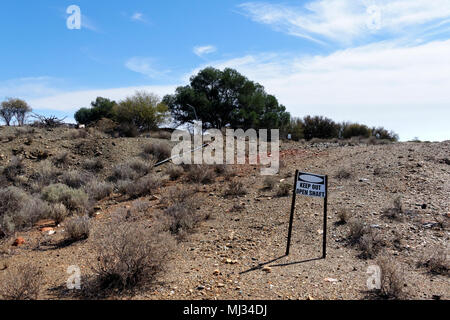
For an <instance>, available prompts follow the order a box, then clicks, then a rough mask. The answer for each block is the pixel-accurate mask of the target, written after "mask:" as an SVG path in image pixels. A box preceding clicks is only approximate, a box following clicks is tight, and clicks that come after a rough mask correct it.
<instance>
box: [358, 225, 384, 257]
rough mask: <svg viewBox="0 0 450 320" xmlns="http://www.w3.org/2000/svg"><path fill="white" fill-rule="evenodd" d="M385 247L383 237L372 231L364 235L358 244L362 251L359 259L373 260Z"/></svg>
mask: <svg viewBox="0 0 450 320" xmlns="http://www.w3.org/2000/svg"><path fill="white" fill-rule="evenodd" d="M384 245H385V244H384V241H383V240H382V239H381V237H379V236H378V235H377V234H375V233H374V232H373V231H372V230H370V231H369V232H367V233H365V234H363V235H362V237H361V238H360V240H359V242H358V249H359V250H360V254H359V257H360V258H361V259H373V258H375V257H376V256H377V254H378V253H379V252H380V250H381V248H382V247H383V246H384Z"/></svg>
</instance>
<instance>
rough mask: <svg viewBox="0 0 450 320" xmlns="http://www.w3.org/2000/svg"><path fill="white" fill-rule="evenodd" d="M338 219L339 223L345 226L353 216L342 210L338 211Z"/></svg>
mask: <svg viewBox="0 0 450 320" xmlns="http://www.w3.org/2000/svg"><path fill="white" fill-rule="evenodd" d="M337 217H338V221H337V223H338V224H340V225H343V224H346V223H347V222H349V221H350V218H351V214H350V212H349V211H348V210H347V209H341V210H339V211H338V213H337Z"/></svg>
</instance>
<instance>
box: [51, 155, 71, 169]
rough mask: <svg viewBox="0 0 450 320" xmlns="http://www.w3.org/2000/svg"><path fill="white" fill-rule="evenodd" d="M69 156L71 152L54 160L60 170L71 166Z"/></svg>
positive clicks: (57, 156)
mask: <svg viewBox="0 0 450 320" xmlns="http://www.w3.org/2000/svg"><path fill="white" fill-rule="evenodd" d="M69 155H70V153H69V152H63V153H60V154H58V155H56V156H55V157H54V158H53V163H54V164H55V166H57V167H59V168H61V167H65V166H67V165H68V164H69V161H70V159H69Z"/></svg>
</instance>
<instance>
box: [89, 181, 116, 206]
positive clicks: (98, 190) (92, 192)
mask: <svg viewBox="0 0 450 320" xmlns="http://www.w3.org/2000/svg"><path fill="white" fill-rule="evenodd" d="M85 190H86V192H87V194H88V195H89V197H90V198H91V199H94V200H97V201H98V200H102V199H104V198H106V197H108V196H110V195H111V193H112V192H113V190H114V186H113V185H112V184H111V183H109V182H101V181H98V180H97V179H93V180H91V181H90V182H89V183H88V184H87V185H86V187H85Z"/></svg>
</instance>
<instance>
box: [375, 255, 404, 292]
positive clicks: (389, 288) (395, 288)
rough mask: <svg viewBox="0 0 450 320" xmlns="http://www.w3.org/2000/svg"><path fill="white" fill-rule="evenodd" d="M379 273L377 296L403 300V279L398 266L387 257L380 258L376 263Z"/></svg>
mask: <svg viewBox="0 0 450 320" xmlns="http://www.w3.org/2000/svg"><path fill="white" fill-rule="evenodd" d="M377 265H378V266H379V267H380V271H381V289H380V290H379V295H380V296H381V297H383V298H386V299H404V298H405V297H406V292H405V289H404V284H405V279H404V275H403V272H402V270H401V268H400V266H399V265H398V264H397V263H396V262H395V261H394V260H393V259H392V258H388V257H381V258H380V259H378V261H377Z"/></svg>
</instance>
